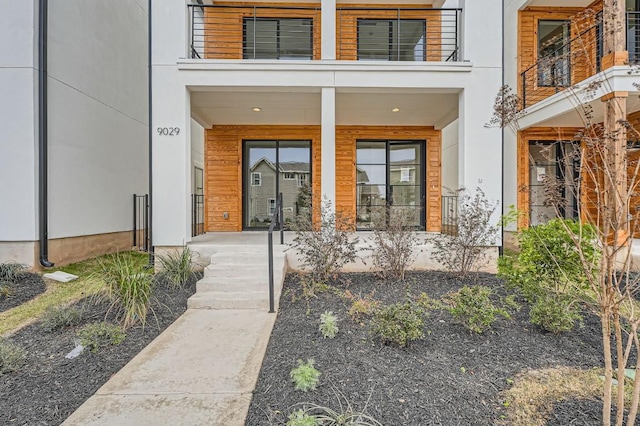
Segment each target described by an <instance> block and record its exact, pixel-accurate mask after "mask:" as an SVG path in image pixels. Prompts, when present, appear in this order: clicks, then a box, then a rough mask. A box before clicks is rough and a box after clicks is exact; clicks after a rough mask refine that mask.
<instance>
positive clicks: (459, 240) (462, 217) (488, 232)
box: [430, 188, 499, 276]
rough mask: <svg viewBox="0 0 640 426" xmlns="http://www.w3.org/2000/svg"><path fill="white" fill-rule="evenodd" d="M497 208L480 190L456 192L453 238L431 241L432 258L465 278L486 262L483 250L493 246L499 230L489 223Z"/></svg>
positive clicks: (436, 238)
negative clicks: (456, 215)
mask: <svg viewBox="0 0 640 426" xmlns="http://www.w3.org/2000/svg"><path fill="white" fill-rule="evenodd" d="M497 207H498V203H497V202H491V201H489V200H488V199H487V197H486V196H485V194H484V192H483V191H482V190H481V189H480V188H476V191H475V193H474V194H473V196H472V195H471V194H469V192H468V191H467V190H466V189H460V190H458V212H457V214H458V226H457V232H456V233H455V234H456V235H445V234H437V235H435V236H434V237H432V238H431V239H430V241H431V242H432V243H433V245H434V246H435V249H434V251H433V257H434V259H435V260H437V261H438V262H440V263H441V264H442V265H444V267H445V268H446V269H447V270H448V271H451V272H457V273H459V274H460V275H463V276H464V275H467V274H468V273H469V272H472V271H476V270H477V269H478V268H479V267H481V266H482V262H483V261H485V260H486V256H487V254H486V249H487V247H488V246H492V245H494V244H495V243H496V239H497V236H498V231H499V227H498V226H496V225H493V224H492V223H491V217H492V216H493V214H494V213H495V211H496V208H497Z"/></svg>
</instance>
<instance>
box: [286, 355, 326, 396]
mask: <svg viewBox="0 0 640 426" xmlns="http://www.w3.org/2000/svg"><path fill="white" fill-rule="evenodd" d="M313 364H314V361H313V360H312V359H309V360H307V362H306V363H305V362H302V360H301V359H299V360H298V366H297V367H296V368H294V369H293V370H291V373H290V375H291V379H292V380H293V384H294V385H295V389H296V390H301V391H303V392H307V391H310V390H316V387H317V386H318V382H319V381H320V374H321V373H320V372H319V371H318V370H316V369H315V368H314V366H313Z"/></svg>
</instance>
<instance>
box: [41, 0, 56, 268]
mask: <svg viewBox="0 0 640 426" xmlns="http://www.w3.org/2000/svg"><path fill="white" fill-rule="evenodd" d="M47 18H48V0H40V1H39V9H38V68H39V70H38V221H39V229H38V232H39V239H40V244H39V246H40V247H39V248H40V265H42V266H44V267H45V268H51V267H52V266H53V263H52V262H50V261H49V213H48V193H49V180H48V172H49V164H48V153H47V151H48V138H47V132H48V128H49V126H48V122H47V112H48V111H47V99H48V96H47V31H48V25H47V24H48V22H47V21H48V19H47Z"/></svg>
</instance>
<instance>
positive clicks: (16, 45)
mask: <svg viewBox="0 0 640 426" xmlns="http://www.w3.org/2000/svg"><path fill="white" fill-rule="evenodd" d="M40 3H44V4H46V2H44V1H42V0H40V1H38V0H2V1H1V2H0V115H1V116H2V125H1V126H0V182H1V184H0V261H9V260H14V261H18V262H22V263H25V264H29V265H38V263H39V259H38V258H39V255H38V253H39V244H38V241H39V233H40V232H41V231H46V230H47V229H46V226H45V227H42V226H39V223H38V222H39V219H40V217H41V216H42V215H41V214H40V211H41V208H42V207H43V206H42V203H41V202H40V201H39V195H38V194H39V189H42V188H43V187H42V186H41V185H40V183H39V175H40V164H39V160H40V159H42V160H46V162H47V163H48V164H45V165H47V166H48V173H47V174H46V177H47V178H48V179H47V180H48V182H46V183H47V185H46V187H47V189H48V197H46V198H47V199H46V202H47V205H46V206H44V207H46V209H47V210H48V212H46V214H45V217H46V219H47V220H46V222H45V223H48V235H47V240H48V242H49V244H48V259H45V260H48V261H51V262H54V263H57V264H64V263H69V262H72V261H75V260H79V259H83V258H87V257H90V256H92V255H97V254H101V253H104V252H108V251H114V250H117V249H127V250H128V249H131V246H132V233H131V229H132V226H133V224H132V194H134V193H138V194H144V193H146V192H147V188H148V96H147V87H148V85H147V81H148V80H147V62H148V61H147V19H148V15H147V6H146V3H147V2H146V0H118V1H112V0H92V1H87V0H49V2H48V8H47V9H48V31H46V36H47V43H46V46H47V61H46V62H47V64H48V69H47V75H46V83H47V86H48V89H47V94H48V96H47V99H46V101H45V104H43V106H46V111H47V113H48V114H47V115H48V131H47V132H46V136H47V137H48V141H47V142H48V154H47V155H41V154H42V152H41V151H40V149H39V136H40V135H39V128H40V127H39V118H40V117H39V113H38V108H39V78H38V77H39V71H41V70H43V71H44V70H45V68H44V67H42V65H43V63H40V62H39V47H40V43H39V35H40V34H39V22H40V20H39V13H38V10H39V5H40ZM43 35H44V33H43ZM187 124H188V121H187ZM201 167H202V164H201ZM45 257H46V256H45Z"/></svg>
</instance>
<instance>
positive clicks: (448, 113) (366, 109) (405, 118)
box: [191, 88, 458, 128]
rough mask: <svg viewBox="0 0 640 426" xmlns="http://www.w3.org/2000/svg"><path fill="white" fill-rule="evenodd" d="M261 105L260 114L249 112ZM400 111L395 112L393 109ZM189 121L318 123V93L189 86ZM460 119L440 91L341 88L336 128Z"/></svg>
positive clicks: (451, 99) (452, 99)
mask: <svg viewBox="0 0 640 426" xmlns="http://www.w3.org/2000/svg"><path fill="white" fill-rule="evenodd" d="M254 107H259V108H260V109H261V111H260V112H254V111H252V108H254ZM394 108H399V109H400V111H399V112H395V113H394V112H392V109H394ZM191 110H192V115H193V117H194V118H195V119H196V120H198V121H199V122H200V124H202V125H203V126H205V127H211V126H212V125H223V124H226V125H229V124H235V125H285V124H288V125H320V123H321V93H320V90H319V89H309V90H302V89H297V90H292V89H289V88H287V91H282V90H275V89H272V90H268V89H257V88H252V89H249V88H244V89H243V88H208V89H206V90H205V89H204V88H200V89H196V88H192V92H191ZM457 116H458V93H454V92H451V91H448V92H447V91H443V90H398V89H392V90H391V89H376V90H375V91H373V90H361V89H357V90H356V89H353V90H348V89H339V90H338V91H337V93H336V124H337V125H387V126H392V125H396V126H436V127H437V128H442V127H444V126H446V125H447V124H448V123H450V122H451V121H453V120H455V119H456V118H457Z"/></svg>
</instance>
